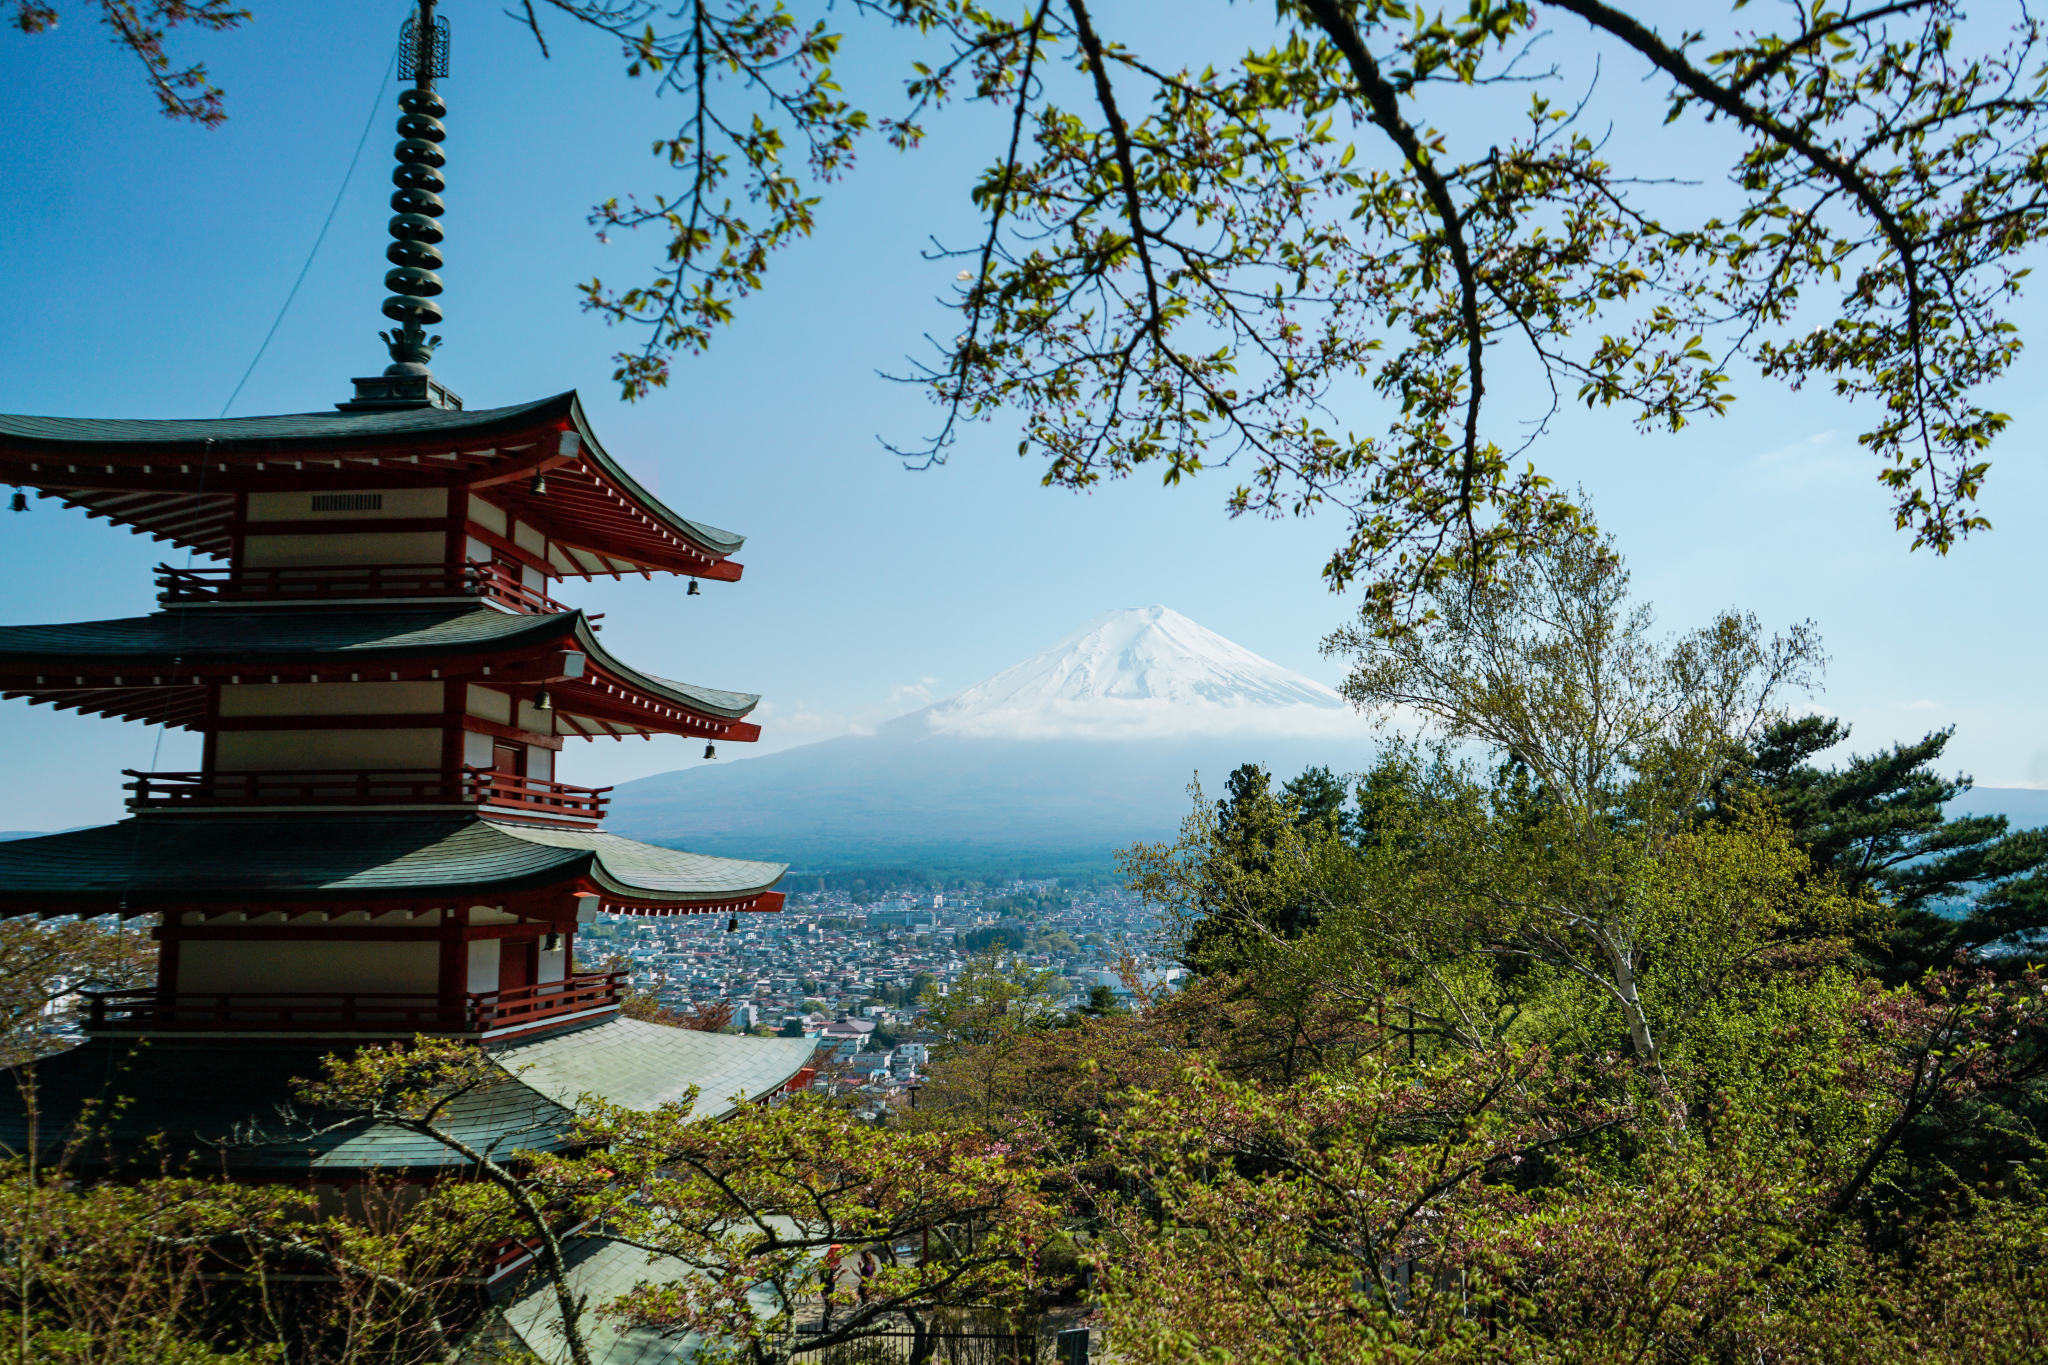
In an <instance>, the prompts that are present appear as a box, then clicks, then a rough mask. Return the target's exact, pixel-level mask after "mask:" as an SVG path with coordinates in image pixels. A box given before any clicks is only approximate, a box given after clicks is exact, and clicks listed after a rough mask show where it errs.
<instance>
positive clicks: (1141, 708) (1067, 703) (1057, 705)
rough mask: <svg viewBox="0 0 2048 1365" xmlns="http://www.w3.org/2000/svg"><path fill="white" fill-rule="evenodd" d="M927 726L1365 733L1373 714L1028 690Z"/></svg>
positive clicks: (1023, 735) (1120, 734) (1069, 734)
mask: <svg viewBox="0 0 2048 1365" xmlns="http://www.w3.org/2000/svg"><path fill="white" fill-rule="evenodd" d="M932 728H933V729H934V730H936V731H939V732H940V733H942V734H949V735H960V736H963V737H967V738H973V739H1095V740H1131V739H1185V738H1190V737H1193V736H1197V735H1267V736H1288V737H1293V738H1305V739H1306V738H1325V737H1326V738H1331V739H1365V738H1368V737H1370V736H1371V734H1372V733H1373V726H1372V722H1371V721H1370V720H1368V719H1367V718H1366V717H1364V716H1361V715H1360V714H1358V712H1356V711H1354V710H1352V709H1351V708H1350V707H1348V706H1344V707H1330V706H1311V705H1307V704H1302V705H1295V706H1252V705H1235V706H1233V705H1219V704H1216V703H1210V702H1201V701H1190V700H1188V699H1185V698H1163V697H1146V698H1122V697H1118V698H1089V699H1087V700H1066V699H1052V700H1045V699H1040V698H1033V699H1032V700H1031V701H1030V702H1029V703H1028V704H1025V705H1019V706H996V707H988V708H980V709H976V710H974V711H970V712H967V713H965V714H947V713H944V712H943V711H942V713H941V714H938V715H935V716H934V717H933V718H932Z"/></svg>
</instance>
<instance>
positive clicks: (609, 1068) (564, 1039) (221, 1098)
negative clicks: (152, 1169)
mask: <svg viewBox="0 0 2048 1365" xmlns="http://www.w3.org/2000/svg"><path fill="white" fill-rule="evenodd" d="M485 1046H486V1048H487V1050H488V1052H489V1055H490V1057H491V1059H492V1060H493V1061H494V1062H496V1063H497V1065H498V1067H499V1069H500V1070H501V1072H502V1073H503V1074H502V1078H501V1079H500V1080H499V1081H498V1083H497V1084H494V1085H485V1086H479V1087H477V1088H476V1089H474V1090H471V1091H469V1092H468V1093H466V1094H464V1095H462V1096H460V1097H458V1098H457V1099H455V1100H454V1101H453V1102H452V1103H451V1104H450V1105H449V1107H448V1108H447V1109H446V1110H445V1111H444V1115H443V1124H444V1126H445V1127H446V1128H447V1129H448V1131H450V1132H451V1133H452V1134H454V1135H455V1136H457V1137H459V1138H462V1139H463V1140H464V1141H466V1142H468V1143H470V1144H472V1145H473V1146H476V1147H488V1146H490V1145H491V1144H492V1143H494V1142H496V1141H499V1140H501V1139H502V1138H503V1137H504V1135H505V1134H506V1133H508V1132H516V1133H518V1134H519V1135H520V1136H519V1142H518V1145H519V1146H520V1147H522V1148H524V1149H526V1150H528V1151H540V1152H548V1151H560V1150H563V1149H564V1148H565V1147H566V1146H567V1145H568V1144H569V1141H570V1137H571V1132H572V1129H573V1124H572V1122H571V1111H572V1110H573V1109H574V1108H575V1107H576V1106H577V1103H578V1101H579V1099H580V1097H582V1096H584V1095H593V1096H597V1097H598V1098H601V1099H604V1100H607V1101H609V1102H611V1103H613V1104H618V1105H623V1106H625V1107H627V1108H631V1109H653V1108H655V1107H657V1106H659V1105H662V1104H666V1103H670V1102H673V1101H679V1100H682V1099H683V1098H685V1096H687V1094H688V1093H689V1090H690V1088H691V1087H692V1086H695V1087H697V1090H698V1098H697V1102H696V1105H695V1107H694V1108H693V1110H692V1111H691V1112H692V1114H693V1116H694V1117H696V1118H698V1119H700V1120H703V1119H716V1118H719V1117H722V1116H724V1115H726V1114H729V1113H731V1112H732V1111H733V1109H734V1108H736V1107H737V1105H738V1104H739V1103H743V1102H745V1101H746V1100H757V1101H758V1100H761V1099H765V1098H767V1097H768V1096H770V1095H772V1094H774V1093H775V1092H776V1091H777V1090H779V1089H780V1088H782V1087H783V1086H784V1085H786V1084H788V1083H789V1082H791V1081H792V1080H799V1079H801V1076H802V1073H803V1071H804V1069H805V1068H807V1067H809V1066H810V1065H811V1064H812V1051H813V1049H814V1048H815V1046H816V1041H815V1040H814V1039H810V1038H748V1037H743V1036H736V1035H728V1034H717V1033H703V1032H700V1031H698V1030H695V1029H680V1028H670V1027H668V1026H666V1025H662V1024H650V1023H644V1022H642V1021H639V1020H634V1019H623V1018H618V1017H616V1016H615V1017H613V1018H611V1019H608V1020H605V1021H603V1022H601V1023H596V1024H591V1025H586V1026H584V1027H582V1028H578V1029H567V1030H563V1031H560V1032H556V1033H551V1034H548V1035H545V1036H542V1037H536V1038H529V1039H517V1040H513V1041H511V1042H507V1043H500V1044H486V1045H485ZM334 1050H335V1044H334V1043H333V1042H331V1041H330V1042H325V1043H317V1042H316V1043H306V1042H283V1041H279V1042H269V1041H266V1042H264V1043H262V1044H258V1045H255V1046H251V1045H250V1044H248V1043H247V1042H230V1041H211V1040H209V1041H205V1042H200V1041H196V1040H195V1041H191V1042H182V1041H180V1042H167V1041H166V1040H163V1039H152V1040H150V1042H148V1043H146V1044H139V1045H138V1044H136V1043H134V1042H130V1041H126V1040H118V1041H117V1040H99V1041H94V1042H89V1043H86V1044H85V1045H84V1046H82V1047H76V1048H73V1049H71V1050H70V1051H68V1052H62V1053H59V1054H58V1055H56V1056H54V1057H46V1058H44V1059H43V1060H41V1061H39V1062H37V1063H36V1074H35V1080H36V1087H35V1089H36V1099H37V1104H38V1107H39V1110H40V1114H39V1118H40V1120H41V1130H42V1133H43V1134H44V1135H45V1136H44V1140H45V1141H47V1142H50V1143H52V1144H53V1145H57V1144H61V1142H62V1141H63V1138H64V1135H65V1129H66V1126H67V1124H68V1123H69V1122H71V1121H73V1120H74V1119H76V1118H78V1117H82V1116H85V1115H88V1114H90V1115H91V1116H92V1122H93V1124H94V1127H95V1131H96V1132H98V1133H99V1134H100V1136H101V1137H102V1138H103V1139H106V1140H103V1141H100V1142H95V1143H88V1144H86V1146H87V1149H88V1150H87V1152H86V1153H85V1160H86V1162H87V1163H88V1164H93V1163H95V1162H97V1161H100V1160H104V1155H103V1154H104V1153H105V1152H108V1151H114V1152H134V1153H148V1154H149V1156H148V1157H147V1158H146V1159H148V1160H157V1159H159V1155H158V1153H159V1149H158V1148H157V1147H155V1146H154V1145H152V1142H151V1139H154V1138H156V1137H157V1136H158V1135H161V1136H162V1137H163V1139H164V1141H165V1143H166V1145H167V1146H168V1147H169V1148H170V1149H171V1150H172V1151H174V1152H176V1153H177V1154H178V1155H180V1156H185V1155H197V1154H205V1155H206V1156H207V1157H208V1158H210V1159H211V1160H212V1161H213V1162H214V1163H216V1164H225V1165H226V1166H227V1167H228V1168H229V1169H230V1170H235V1171H244V1172H253V1171H264V1172H269V1173H272V1174H276V1175H285V1174H289V1173H305V1174H314V1173H318V1174H320V1175H322V1176H323V1177H324V1178H327V1179H333V1178H334V1177H335V1176H337V1175H340V1174H343V1173H350V1174H353V1173H361V1172H369V1171H384V1172H397V1171H404V1170H417V1171H423V1172H433V1171H438V1170H441V1169H445V1168H448V1167H452V1166H458V1165H461V1164H462V1162H463V1158H462V1157H461V1156H459V1155H457V1154H456V1153H455V1152H452V1151H450V1150H449V1149H448V1148H446V1147H443V1146H442V1145H440V1144H439V1143H437V1142H435V1141H433V1140H432V1139H430V1138H424V1137H420V1136H418V1135H416V1134H412V1133H407V1132H405V1131H403V1130H401V1129H397V1128H392V1127H387V1126H384V1125H381V1124H360V1125H351V1126H346V1127H342V1128H339V1129H332V1128H329V1125H331V1124H333V1123H334V1120H335V1117H336V1116H334V1115H332V1114H329V1113H327V1112H325V1111H323V1110H318V1109H311V1108H308V1107H306V1106H304V1105H295V1104H294V1102H293V1098H292V1083H293V1081H295V1080H301V1079H304V1080H314V1079H318V1077H319V1076H320V1074H321V1064H322V1062H323V1060H324V1059H325V1058H326V1057H327V1056H328V1055H329V1054H331V1053H332V1052H333V1051H334ZM19 1089H20V1087H18V1086H14V1085H0V1143H5V1144H6V1145H7V1149H8V1150H9V1151H14V1152H19V1151H23V1150H25V1148H26V1146H27V1144H28V1143H29V1142H31V1141H32V1140H33V1138H34V1131H33V1129H32V1128H31V1125H30V1119H29V1115H28V1113H27V1108H26V1106H25V1105H24V1104H23V1103H22V1101H21V1099H20V1096H19V1095H18V1094H17V1091H18V1090H19ZM116 1097H118V1098H120V1099H123V1100H125V1101H127V1102H126V1103H123V1104H109V1103H107V1101H109V1100H111V1099H114V1098H116ZM743 1097H744V1098H743ZM286 1114H290V1117H286V1116H285V1115H286ZM318 1130H326V1131H318Z"/></svg>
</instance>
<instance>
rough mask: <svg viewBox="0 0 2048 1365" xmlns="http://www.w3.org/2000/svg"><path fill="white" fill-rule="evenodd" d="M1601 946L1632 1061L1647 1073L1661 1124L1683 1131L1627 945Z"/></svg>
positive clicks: (1680, 1111)
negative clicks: (1661, 1112)
mask: <svg viewBox="0 0 2048 1365" xmlns="http://www.w3.org/2000/svg"><path fill="white" fill-rule="evenodd" d="M1604 946H1605V947H1606V949H1607V961H1608V965H1609V967H1610V968H1611V969H1612V970H1613V972H1614V993H1615V995H1616V997H1617V998H1618V999H1619V1000H1620V1002H1621V1017H1622V1018H1623V1019H1624V1020H1625V1021H1626V1022H1627V1023H1628V1036H1629V1042H1630V1044H1631V1045H1632V1046H1633V1047H1634V1048H1635V1054H1636V1060H1637V1061H1639V1062H1641V1063H1642V1064H1643V1065H1644V1066H1645V1067H1646V1068H1648V1070H1649V1073H1650V1080H1651V1083H1652V1084H1653V1085H1655V1086H1656V1088H1657V1098H1658V1100H1659V1101H1660V1102H1661V1103H1662V1104H1663V1106H1664V1118H1665V1122H1667V1123H1668V1124H1670V1125H1671V1126H1672V1127H1673V1128H1683V1127H1685V1107H1684V1106H1683V1105H1682V1104H1680V1103H1679V1102H1678V1096H1677V1095H1676V1094H1675V1093H1673V1091H1672V1089H1671V1078H1670V1077H1668V1076H1666V1075H1665V1074H1664V1055H1663V1054H1662V1053H1661V1052H1659V1051H1658V1050H1657V1039H1656V1037H1655V1035H1653V1034H1652V1033H1651V1032H1650V1016H1649V1014H1648V1013H1647V1012H1646V1011H1645V1010H1644V1009H1643V999H1642V993H1641V990H1640V988H1639V987H1638V985H1637V983H1636V968H1635V954H1634V953H1633V952H1632V951H1631V950H1630V948H1629V946H1628V945H1626V944H1623V943H1617V942H1615V941H1614V940H1612V939H1608V940H1606V942H1605V945H1604Z"/></svg>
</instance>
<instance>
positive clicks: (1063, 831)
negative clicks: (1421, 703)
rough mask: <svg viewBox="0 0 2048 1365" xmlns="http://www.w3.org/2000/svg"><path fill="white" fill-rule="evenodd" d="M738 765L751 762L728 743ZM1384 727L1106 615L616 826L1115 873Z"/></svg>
mask: <svg viewBox="0 0 2048 1365" xmlns="http://www.w3.org/2000/svg"><path fill="white" fill-rule="evenodd" d="M728 752H729V753H730V752H732V750H731V749H728ZM1373 752H1374V745H1373V743H1372V729H1371V726H1370V725H1369V724H1367V723H1366V722H1365V721H1364V720H1363V719H1362V718H1360V717H1359V716H1358V715H1357V714H1356V713H1355V712H1354V711H1353V710H1352V709H1351V708H1350V706H1349V705H1347V704H1346V703H1345V701H1344V699H1343V698H1342V697H1340V696H1338V695H1337V694H1336V693H1335V692H1333V691H1331V690H1330V689H1329V688H1327V687H1325V686H1323V685H1322V684H1321V683H1318V682H1315V681H1314V680H1312V679H1309V678H1305V677H1303V676H1301V675H1300V674H1298V673H1294V672H1292V671H1290V670H1288V669H1285V668H1282V667H1280V666H1279V665H1278V664H1275V663H1273V662H1271V661H1270V660H1267V659H1263V658H1260V657H1259V656H1258V655H1256V654H1253V653H1252V652H1251V651H1250V650H1247V649H1244V648H1243V647H1242V646H1239V645H1236V644H1233V643H1232V642H1230V641H1229V640H1226V639H1224V638H1223V637H1222V636H1220V635H1217V634H1216V633H1215V632H1213V631H1210V630H1206V629H1204V628H1203V627H1201V626H1199V625H1197V624H1196V623H1195V622H1193V621H1191V620H1189V619H1188V618H1187V617H1185V616H1182V615H1181V614H1180V613H1179V612H1176V611H1172V610H1170V609H1168V608H1166V607H1140V608H1132V609H1129V610H1124V611H1112V612H1106V613H1104V614H1103V615H1101V616H1098V617H1096V618H1094V619H1093V620H1091V621H1089V622H1087V623H1086V624H1085V625H1083V626H1082V627H1081V628H1080V629H1078V630H1076V631H1075V632H1074V633H1073V634H1071V635H1068V636H1067V637H1065V638H1064V639H1062V640H1059V641H1056V642H1055V643H1054V644H1052V645H1050V646H1048V647H1047V648H1045V649H1043V650H1040V651H1039V652H1038V653H1036V654H1034V655H1032V656H1031V657H1030V658H1028V659H1025V660H1023V661H1022V662H1021V663H1018V664H1015V665H1013V666H1012V667H1010V668H1006V669H1004V670H1003V671H1002V672H1000V673H997V674H995V675H994V676H993V677H990V678H987V679H984V680H983V681H981V682H978V683H976V684H974V685H973V686H972V687H969V688H967V689H965V690H963V691H961V692H959V693H957V694H955V695H954V696H952V697H949V698H947V699H946V700H944V701H941V702H938V703H935V704H934V705H931V706H928V707H926V708H924V709H923V710H921V711H916V712H913V713H911V714H910V715H907V716H903V717H900V718H899V719H897V720H894V721H891V722H890V723H889V724H887V725H885V726H883V727H882V728H881V729H880V730H879V731H877V732H876V733H875V734H872V735H859V736H847V737H844V738H841V739H833V740H827V741H825V742H824V743H821V744H809V745H805V746H803V747H802V748H797V749H788V750H784V751H783V752H781V753H778V754H770V755H767V756H766V757H763V758H745V759H739V761H732V760H730V759H729V760H727V761H724V762H718V763H706V764H702V765H700V766H697V767H691V768H685V769H682V770H681V771H678V772H672V773H663V774H660V775H659V776H656V777H648V778H643V779H641V780H640V781H637V782H629V783H626V784H624V785H622V786H621V787H620V788H619V789H618V791H617V792H616V793H615V794H614V800H613V807H612V812H613V813H612V816H611V818H610V820H609V821H608V822H607V827H608V828H610V829H612V830H614V831H615V832H617V833H619V834H623V835H626V836H628V837H630V838H635V839H646V840H649V841H651V842H655V843H662V844H670V845H674V846H678V847H684V848H690V849H695V850H697V851H699V852H703V853H717V854H726V855H730V856H740V857H749V858H774V859H779V860H782V861H786V862H789V863H792V864H794V865H796V866H797V867H800V868H807V869H815V870H820V871H832V870H840V869H849V868H861V869H874V868H891V867H893V868H906V869H909V868H925V869H931V870H958V871H962V872H965V871H967V870H970V869H974V870H981V869H991V868H1004V869H1014V870H1019V871H1021V870H1024V869H1028V868H1041V869H1047V870H1048V871H1047V875H1051V871H1050V870H1051V869H1055V868H1069V869H1074V868H1082V869H1088V870H1093V871H1108V870H1109V868H1110V866H1111V859H1112V856H1113V854H1114V853H1115V851H1116V850H1117V849H1119V848H1122V847H1125V846H1127V845H1129V844H1132V843H1135V842H1138V841H1140V840H1147V841H1149V840H1159V839H1171V838H1173V837H1174V836H1175V835H1176V834H1177V833H1178V831H1179V828H1180V822H1181V821H1182V819H1183V818H1185V817H1186V815H1187V814H1188V810H1189V796H1188V791H1187V787H1188V784H1189V782H1190V781H1191V780H1192V779H1193V778H1194V776H1195V774H1196V773H1197V772H1199V773H1200V774H1201V779H1202V784H1203V787H1204V790H1205V793H1206V794H1207V795H1208V796H1209V797H1210V798H1211V799H1213V798H1215V797H1216V796H1217V795H1219V794H1220V793H1221V791H1222V788H1223V781H1224V778H1225V777H1227V776H1228V775H1229V773H1230V772H1231V770H1232V769H1234V768H1236V767H1237V766H1238V765H1240V764H1243V763H1260V764H1263V765H1264V766H1265V767H1266V770H1267V771H1268V772H1271V773H1273V774H1274V775H1275V776H1276V777H1278V778H1283V779H1284V778H1287V777H1291V776H1293V775H1294V774H1296V773H1298V772H1300V771H1301V770H1302V769H1303V768H1305V767H1308V766H1310V765H1312V764H1318V763H1320V764H1324V765H1327V766H1328V767H1330V768H1332V769H1334V770H1336V771H1337V772H1340V773H1342V772H1360V771H1363V770H1364V769H1365V768H1367V767H1369V766H1370V765H1371V763H1372V758H1373ZM1950 809H1951V810H1952V811H1953V812H1954V813H1956V814H1959V815H1962V814H1998V815H2005V816H2007V817H2008V818H2010V819H2011V820H2012V822H2013V825H2014V826H2015V827H2016V828H2023V829H2030V828H2035V827H2038V826H2043V825H2048V791H2034V790H2029V789H2025V788H2015V787H1981V788H1978V789H1976V790H1974V791H1972V792H1969V793H1967V794H1966V795H1964V796H1963V797H1961V798H1960V799H1958V800H1957V801H1956V802H1955V803H1954V804H1953V805H1952V806H1951V808H1950Z"/></svg>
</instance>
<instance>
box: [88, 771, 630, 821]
mask: <svg viewBox="0 0 2048 1365" xmlns="http://www.w3.org/2000/svg"><path fill="white" fill-rule="evenodd" d="M121 775H122V776H123V777H127V778H132V779H134V780H133V781H130V782H127V783H124V784H123V790H125V791H129V792H133V793H134V795H132V796H130V797H129V798H128V809H130V810H135V811H145V810H147V811H160V810H197V809H218V808H221V807H247V808H251V809H256V808H262V807H267V806H475V807H482V808H489V809H492V810H502V811H506V812H509V813H514V814H520V815H527V816H532V817H534V818H539V819H561V820H574V821H576V822H578V823H583V822H587V821H595V820H601V819H603V818H604V811H605V807H606V806H607V805H608V804H609V803H610V801H611V796H610V793H611V790H612V789H611V788H610V787H578V786H574V785H572V784H570V783H567V782H548V781H544V780H542V779H540V778H537V777H519V776H516V775H515V774H512V773H501V772H498V771H496V770H494V769H491V768H471V767H464V768H463V769H462V770H461V772H460V774H459V775H458V776H455V777H450V776H449V775H448V774H447V773H446V772H445V771H443V770H441V769H439V768H365V769H332V770H325V771H318V772H246V771H221V770H218V769H216V770H214V771H212V772H169V773H144V772H137V771H135V770H134V769H133V768H124V769H122V772H121Z"/></svg>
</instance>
